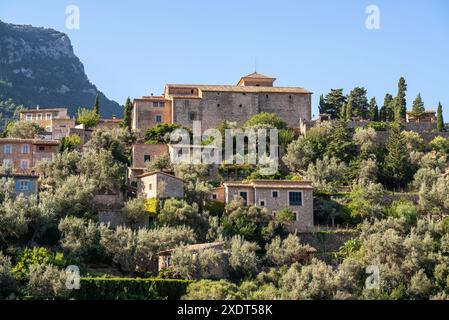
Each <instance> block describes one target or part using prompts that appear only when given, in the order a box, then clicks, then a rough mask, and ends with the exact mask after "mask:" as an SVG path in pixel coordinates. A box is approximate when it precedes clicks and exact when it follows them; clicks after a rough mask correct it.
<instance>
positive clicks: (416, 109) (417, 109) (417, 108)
mask: <svg viewBox="0 0 449 320" xmlns="http://www.w3.org/2000/svg"><path fill="white" fill-rule="evenodd" d="M424 111H426V109H425V108H424V102H423V101H422V99H421V94H420V93H418V96H417V97H416V99H415V100H414V101H413V107H412V115H413V116H414V117H419V116H420V115H422V114H423V113H424Z"/></svg>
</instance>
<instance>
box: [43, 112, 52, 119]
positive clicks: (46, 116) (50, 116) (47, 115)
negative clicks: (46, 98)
mask: <svg viewBox="0 0 449 320" xmlns="http://www.w3.org/2000/svg"><path fill="white" fill-rule="evenodd" d="M45 118H46V119H47V120H51V119H52V118H53V115H52V114H51V113H47V114H46V115H45Z"/></svg>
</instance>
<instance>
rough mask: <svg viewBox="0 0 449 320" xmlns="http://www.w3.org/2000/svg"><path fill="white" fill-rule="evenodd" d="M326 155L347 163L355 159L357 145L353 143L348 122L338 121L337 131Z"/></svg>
mask: <svg viewBox="0 0 449 320" xmlns="http://www.w3.org/2000/svg"><path fill="white" fill-rule="evenodd" d="M325 154H326V155H328V156H329V157H335V158H337V159H340V160H341V161H345V162H347V163H349V161H350V160H351V159H352V158H353V157H354V154H355V144H354V142H353V141H352V137H351V132H350V129H349V128H348V123H347V121H344V120H341V119H340V120H338V124H337V126H336V128H335V130H334V131H333V132H332V134H331V136H330V142H329V145H328V147H327V148H326V152H325Z"/></svg>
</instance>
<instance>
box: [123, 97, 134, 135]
mask: <svg viewBox="0 0 449 320" xmlns="http://www.w3.org/2000/svg"><path fill="white" fill-rule="evenodd" d="M132 110H133V105H132V103H131V99H130V98H129V97H128V99H126V102H125V110H124V117H123V126H124V127H125V128H128V130H131V114H132Z"/></svg>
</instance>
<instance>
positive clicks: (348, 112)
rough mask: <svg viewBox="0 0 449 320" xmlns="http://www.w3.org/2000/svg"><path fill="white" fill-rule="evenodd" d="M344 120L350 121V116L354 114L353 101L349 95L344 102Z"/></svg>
mask: <svg viewBox="0 0 449 320" xmlns="http://www.w3.org/2000/svg"><path fill="white" fill-rule="evenodd" d="M345 113H346V115H345V120H346V121H351V120H352V116H353V114H354V102H353V100H352V97H349V99H348V103H347V104H346V110H345Z"/></svg>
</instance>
